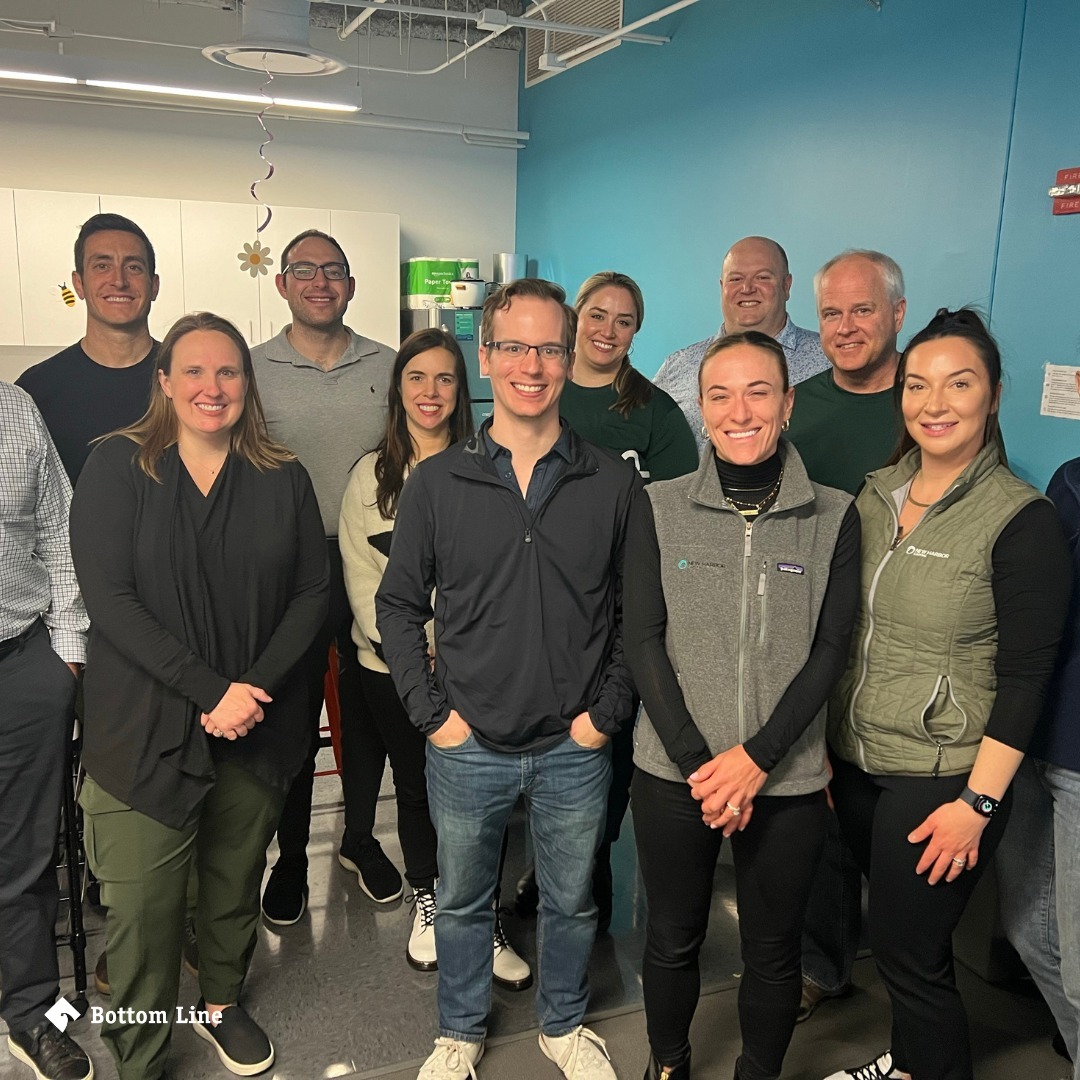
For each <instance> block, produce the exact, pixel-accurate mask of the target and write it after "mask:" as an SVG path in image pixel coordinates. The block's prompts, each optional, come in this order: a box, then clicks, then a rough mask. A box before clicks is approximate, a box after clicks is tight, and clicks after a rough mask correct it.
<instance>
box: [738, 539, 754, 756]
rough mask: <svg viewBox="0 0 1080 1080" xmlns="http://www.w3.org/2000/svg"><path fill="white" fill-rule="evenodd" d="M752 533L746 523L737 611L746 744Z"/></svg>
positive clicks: (741, 726) (741, 712)
mask: <svg viewBox="0 0 1080 1080" xmlns="http://www.w3.org/2000/svg"><path fill="white" fill-rule="evenodd" d="M753 533H754V523H753V522H752V521H748V522H747V523H746V532H745V533H744V534H743V568H742V605H741V609H740V611H739V673H738V694H737V695H736V697H737V701H738V715H739V742H740V743H744V742H746V702H745V699H744V686H743V683H744V668H745V665H746V629H747V626H746V624H747V621H748V617H749V607H750V602H749V596H748V593H749V585H750V572H751V571H750V539H751V537H752V536H753Z"/></svg>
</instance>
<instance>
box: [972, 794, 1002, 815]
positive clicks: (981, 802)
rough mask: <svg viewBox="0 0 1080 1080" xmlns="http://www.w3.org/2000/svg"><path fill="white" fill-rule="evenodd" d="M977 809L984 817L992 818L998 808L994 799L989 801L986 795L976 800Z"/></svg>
mask: <svg viewBox="0 0 1080 1080" xmlns="http://www.w3.org/2000/svg"><path fill="white" fill-rule="evenodd" d="M975 809H976V811H978V813H980V814H982V816H983V817H992V816H993V813H994V811H995V810H996V809H997V807H996V805H995V804H994V800H993V799H989V798H987V797H986V796H985V795H978V796H976V798H975Z"/></svg>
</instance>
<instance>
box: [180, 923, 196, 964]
mask: <svg viewBox="0 0 1080 1080" xmlns="http://www.w3.org/2000/svg"><path fill="white" fill-rule="evenodd" d="M181 948H182V950H183V957H184V967H186V968H187V970H188V974H189V975H191V976H192V978H195V979H197V978H198V977H199V942H198V941H197V940H196V938H195V920H194V919H193V918H192V917H191V916H190V915H188V916H186V917H185V918H184V938H183V941H182V943H181Z"/></svg>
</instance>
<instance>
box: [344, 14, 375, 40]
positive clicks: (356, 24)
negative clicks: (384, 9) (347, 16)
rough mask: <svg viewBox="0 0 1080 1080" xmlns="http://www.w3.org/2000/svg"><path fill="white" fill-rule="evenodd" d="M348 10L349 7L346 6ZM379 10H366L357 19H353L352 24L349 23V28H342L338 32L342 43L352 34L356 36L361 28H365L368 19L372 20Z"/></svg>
mask: <svg viewBox="0 0 1080 1080" xmlns="http://www.w3.org/2000/svg"><path fill="white" fill-rule="evenodd" d="M346 10H348V8H347V6H346ZM377 10H378V8H373V7H370V8H367V9H365V10H364V11H361V12H360V14H359V15H357V16H356V18H355V19H353V21H352V22H351V23H349V24H348V25H347V26H342V27H341V28H340V29H339V30H338V32H337V36H338V39H339V40H341V41H344V40H345V39H346V38H347V37H348V36H349V35H350V34H355V33H356V31H357V30H359V29H360V27H361V26H363V25H364V23H366V22H367V21H368V19H370V18H371V16H372V15H374V14H375V12H376V11H377Z"/></svg>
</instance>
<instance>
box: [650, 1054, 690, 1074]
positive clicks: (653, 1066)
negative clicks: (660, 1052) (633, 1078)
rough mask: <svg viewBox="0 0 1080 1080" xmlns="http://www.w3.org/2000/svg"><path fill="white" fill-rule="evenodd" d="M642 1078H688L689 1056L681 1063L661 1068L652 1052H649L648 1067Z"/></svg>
mask: <svg viewBox="0 0 1080 1080" xmlns="http://www.w3.org/2000/svg"><path fill="white" fill-rule="evenodd" d="M644 1080H690V1057H689V1055H687V1058H686V1061H684V1062H683V1063H682V1064H681V1065H667V1066H665V1067H664V1068H663V1069H662V1068H661V1067H660V1062H659V1061H657V1060H656V1057H655V1056H654V1055H653V1054H649V1067H648V1068H647V1069H646V1070H645V1078H644Z"/></svg>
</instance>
